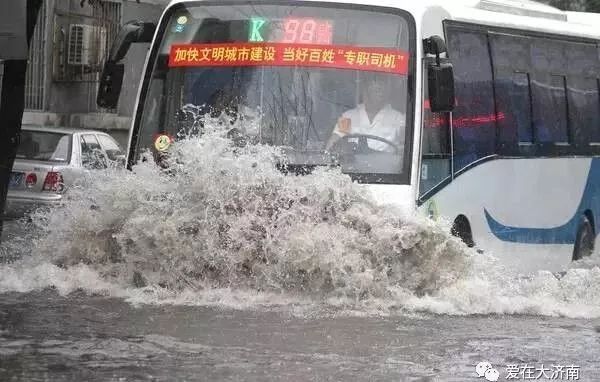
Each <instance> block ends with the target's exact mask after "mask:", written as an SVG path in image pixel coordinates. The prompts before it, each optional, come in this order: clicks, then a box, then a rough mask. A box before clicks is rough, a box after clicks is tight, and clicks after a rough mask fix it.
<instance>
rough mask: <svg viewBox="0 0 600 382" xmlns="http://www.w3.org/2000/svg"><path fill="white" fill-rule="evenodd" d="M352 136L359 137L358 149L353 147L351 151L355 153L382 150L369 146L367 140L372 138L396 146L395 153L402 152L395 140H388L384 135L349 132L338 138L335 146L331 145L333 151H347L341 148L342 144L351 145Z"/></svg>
mask: <svg viewBox="0 0 600 382" xmlns="http://www.w3.org/2000/svg"><path fill="white" fill-rule="evenodd" d="M352 138H358V146H357V148H356V149H352V150H351V151H352V152H353V153H360V154H369V153H372V152H379V151H380V150H373V149H372V148H370V147H369V144H368V143H367V140H369V139H372V140H374V141H379V142H383V143H385V144H387V145H389V146H392V147H393V148H394V151H393V153H394V154H398V153H399V152H400V147H398V145H397V144H395V143H394V142H391V141H388V140H387V139H385V138H382V137H378V136H376V135H370V134H348V135H344V136H343V137H340V139H338V140H337V141H336V142H335V143H334V144H333V146H332V147H331V150H332V151H341V152H344V153H347V151H345V150H343V149H340V148H341V147H342V146H346V147H348V146H349V141H350V139H352Z"/></svg>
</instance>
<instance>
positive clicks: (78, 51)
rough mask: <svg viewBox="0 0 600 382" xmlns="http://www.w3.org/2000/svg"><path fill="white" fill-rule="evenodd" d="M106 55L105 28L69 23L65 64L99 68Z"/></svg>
mask: <svg viewBox="0 0 600 382" xmlns="http://www.w3.org/2000/svg"><path fill="white" fill-rule="evenodd" d="M105 55H106V28H104V27H100V26H95V25H87V24H71V25H69V46H68V50H67V64H69V65H74V66H87V67H93V68H100V66H101V65H102V63H103V60H104V56H105Z"/></svg>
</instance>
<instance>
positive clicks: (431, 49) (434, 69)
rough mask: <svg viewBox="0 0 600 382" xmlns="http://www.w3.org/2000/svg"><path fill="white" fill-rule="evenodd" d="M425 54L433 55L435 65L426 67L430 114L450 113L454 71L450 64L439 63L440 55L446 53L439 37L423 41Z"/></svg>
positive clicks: (445, 48)
mask: <svg viewBox="0 0 600 382" xmlns="http://www.w3.org/2000/svg"><path fill="white" fill-rule="evenodd" d="M423 49H424V52H425V54H431V55H435V64H433V63H432V64H430V65H429V66H428V67H427V79H428V81H427V82H428V91H429V105H430V108H431V112H432V113H440V112H450V111H452V110H453V109H454V70H453V69H452V64H451V63H450V62H444V63H442V62H441V59H440V54H442V53H446V52H447V47H446V43H445V42H444V40H443V39H442V38H441V37H440V36H431V37H429V38H426V39H424V40H423Z"/></svg>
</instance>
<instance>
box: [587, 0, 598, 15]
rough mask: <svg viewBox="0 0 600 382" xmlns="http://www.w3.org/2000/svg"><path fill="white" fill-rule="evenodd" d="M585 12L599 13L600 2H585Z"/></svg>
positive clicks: (594, 0)
mask: <svg viewBox="0 0 600 382" xmlns="http://www.w3.org/2000/svg"><path fill="white" fill-rule="evenodd" d="M585 10H586V11H587V12H598V13H600V0H586V1H585Z"/></svg>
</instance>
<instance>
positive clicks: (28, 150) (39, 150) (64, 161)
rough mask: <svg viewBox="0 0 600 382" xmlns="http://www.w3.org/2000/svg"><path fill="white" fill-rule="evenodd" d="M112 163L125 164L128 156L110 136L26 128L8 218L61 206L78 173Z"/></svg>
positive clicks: (10, 189)
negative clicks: (61, 201) (44, 207)
mask: <svg viewBox="0 0 600 382" xmlns="http://www.w3.org/2000/svg"><path fill="white" fill-rule="evenodd" d="M111 164H118V165H124V164H125V155H124V153H123V151H122V150H121V148H120V147H119V144H118V143H117V142H116V141H115V140H114V139H113V138H112V137H111V136H110V135H108V134H106V133H103V132H101V131H94V130H73V129H68V128H59V127H46V126H44V127H41V126H31V125H23V127H22V132H21V143H20V145H19V149H18V151H17V156H16V159H15V163H14V165H13V168H12V172H11V174H10V181H9V185H8V195H7V200H6V208H5V214H4V217H5V218H18V217H22V216H23V215H24V214H26V213H27V212H30V211H32V210H34V209H36V208H38V207H40V206H44V205H52V204H55V203H58V202H60V200H61V199H62V197H63V192H64V191H65V188H66V186H68V185H69V184H71V183H72V182H73V181H74V179H73V178H75V177H76V176H77V175H76V174H77V173H82V172H83V171H86V169H89V170H96V169H103V168H107V167H108V166H109V165H111Z"/></svg>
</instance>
